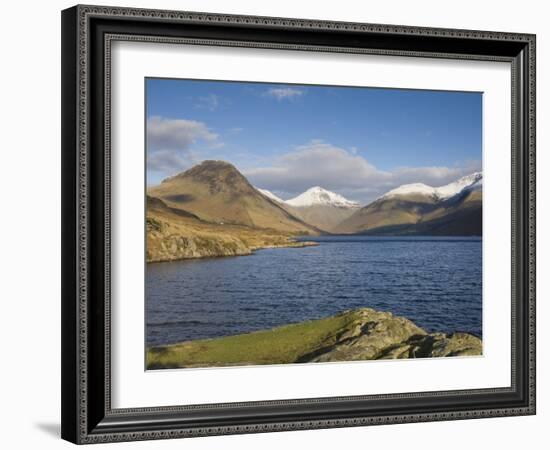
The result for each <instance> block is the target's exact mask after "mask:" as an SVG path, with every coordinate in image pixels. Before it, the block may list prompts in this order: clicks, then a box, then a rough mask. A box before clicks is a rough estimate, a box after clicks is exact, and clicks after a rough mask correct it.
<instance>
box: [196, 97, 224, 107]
mask: <svg viewBox="0 0 550 450" xmlns="http://www.w3.org/2000/svg"><path fill="white" fill-rule="evenodd" d="M219 106H220V99H219V97H218V96H217V95H215V94H210V95H207V96H205V97H199V102H198V103H197V105H196V107H197V108H200V109H207V110H209V111H216V110H217V109H218V107H219Z"/></svg>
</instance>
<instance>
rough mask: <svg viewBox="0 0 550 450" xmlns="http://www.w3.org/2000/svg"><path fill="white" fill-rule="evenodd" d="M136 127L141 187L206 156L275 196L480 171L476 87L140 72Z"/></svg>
mask: <svg viewBox="0 0 550 450" xmlns="http://www.w3.org/2000/svg"><path fill="white" fill-rule="evenodd" d="M146 134H147V137H146V141H147V142H146V151H147V184H148V185H155V184H158V183H160V182H161V181H162V180H163V179H164V178H166V177H168V176H171V175H175V174H177V173H180V172H182V171H184V170H187V169H189V168H191V167H193V166H194V165H196V164H198V163H200V162H201V161H204V160H207V159H216V160H223V161H227V162H230V163H232V164H233V165H235V167H237V169H238V170H240V171H241V172H242V173H243V174H244V175H245V176H246V177H247V178H248V180H249V181H250V182H251V183H252V184H253V185H254V186H256V187H259V188H263V189H268V190H270V191H272V192H274V193H275V194H276V195H278V196H280V197H281V198H283V199H285V200H286V199H289V198H292V197H294V196H296V195H298V194H300V193H301V192H303V191H305V190H307V189H308V188H310V187H312V186H321V187H323V188H325V189H328V190H331V191H334V192H336V193H338V194H341V195H344V196H345V197H346V198H348V199H350V200H355V201H359V202H361V203H364V204H366V203H368V202H369V201H372V200H374V199H376V198H377V197H379V196H380V195H383V194H384V193H385V192H387V191H388V190H390V189H393V188H395V187H397V186H400V185H402V184H407V183H425V184H428V185H431V186H441V185H444V184H447V183H449V182H452V181H454V180H456V179H458V178H460V177H461V176H464V175H467V174H470V173H472V172H476V171H480V170H481V160H482V94H481V93H474V92H448V91H426V90H405V89H380V88H368V87H338V86H314V85H290V84H272V83H249V82H223V81H205V80H179V79H177V80H176V79H158V78H147V79H146Z"/></svg>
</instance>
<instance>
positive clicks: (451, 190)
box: [381, 172, 483, 200]
mask: <svg viewBox="0 0 550 450" xmlns="http://www.w3.org/2000/svg"><path fill="white" fill-rule="evenodd" d="M482 178H483V175H482V173H481V172H475V173H472V174H470V175H466V176H464V177H462V178H459V179H458V180H456V181H453V182H452V183H449V184H446V185H445V186H440V187H432V186H428V185H427V184H423V183H412V184H404V185H402V186H399V187H397V188H395V189H392V190H391V191H389V192H387V193H386V194H384V195H383V196H382V197H381V198H389V197H395V196H399V195H409V194H420V195H426V196H432V197H434V198H435V199H436V200H447V199H448V198H451V197H452V196H454V195H456V194H458V193H459V192H462V191H463V190H464V189H466V188H472V189H480V186H481V183H482Z"/></svg>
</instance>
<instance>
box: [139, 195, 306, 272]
mask: <svg viewBox="0 0 550 450" xmlns="http://www.w3.org/2000/svg"><path fill="white" fill-rule="evenodd" d="M146 222H147V262H159V261H174V260H179V259H189V258H204V257H214V256H238V255H249V254H251V253H252V252H253V251H254V250H257V249H260V248H271V247H303V246H306V245H312V244H311V243H303V242H295V241H294V240H293V239H292V238H291V236H290V235H289V234H288V233H287V234H284V233H281V232H277V231H274V230H265V229H262V230H261V229H257V228H252V227H247V226H244V225H230V224H224V225H220V224H217V223H209V222H206V221H203V220H201V219H200V218H198V217H197V216H196V215H194V214H192V213H189V212H187V211H184V210H181V209H177V208H171V207H169V206H168V205H166V204H165V203H164V202H163V201H162V200H160V199H157V198H154V197H150V196H147V218H146Z"/></svg>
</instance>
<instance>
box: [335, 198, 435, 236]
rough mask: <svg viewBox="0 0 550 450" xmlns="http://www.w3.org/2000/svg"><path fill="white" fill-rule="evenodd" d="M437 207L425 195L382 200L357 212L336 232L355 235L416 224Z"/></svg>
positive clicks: (337, 227)
mask: <svg viewBox="0 0 550 450" xmlns="http://www.w3.org/2000/svg"><path fill="white" fill-rule="evenodd" d="M435 207H436V202H435V201H434V199H433V198H432V197H430V196H425V195H409V196H406V197H405V196H403V197H392V198H380V199H378V200H376V201H374V202H372V203H370V204H369V205H367V206H365V207H364V208H361V209H360V210H359V211H357V212H355V213H354V214H353V215H352V216H350V217H349V218H348V219H347V220H344V221H343V222H341V223H340V224H339V225H338V226H336V227H335V228H334V230H335V232H338V233H350V234H353V233H364V232H367V231H369V230H373V229H376V228H381V227H388V226H395V225H408V224H415V223H417V222H419V221H420V220H421V218H422V216H423V215H424V214H426V213H428V212H430V211H432V210H433V209H434V208H435Z"/></svg>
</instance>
